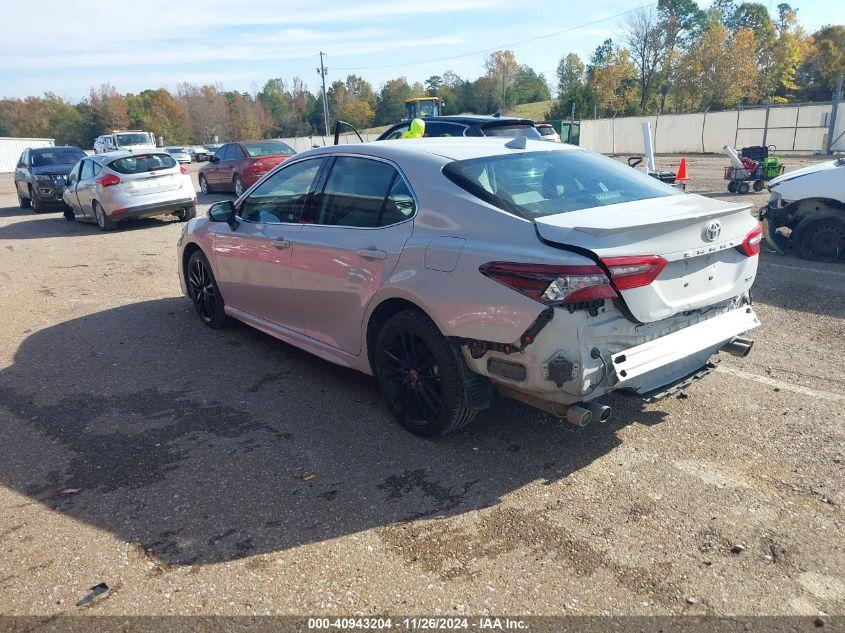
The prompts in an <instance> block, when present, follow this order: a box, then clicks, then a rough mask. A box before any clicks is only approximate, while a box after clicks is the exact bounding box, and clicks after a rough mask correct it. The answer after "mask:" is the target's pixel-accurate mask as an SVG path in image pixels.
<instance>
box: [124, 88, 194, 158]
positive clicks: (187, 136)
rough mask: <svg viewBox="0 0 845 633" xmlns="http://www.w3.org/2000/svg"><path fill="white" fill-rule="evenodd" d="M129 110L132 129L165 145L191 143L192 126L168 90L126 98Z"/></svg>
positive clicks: (151, 91) (148, 91)
mask: <svg viewBox="0 0 845 633" xmlns="http://www.w3.org/2000/svg"><path fill="white" fill-rule="evenodd" d="M126 109H127V114H128V115H129V123H130V125H131V126H132V127H134V128H137V129H140V130H146V131H148V132H152V133H153V135H154V136H156V137H161V138H163V139H164V142H165V144H172V143H189V142H190V141H191V140H192V138H191V137H192V134H191V125H190V123H189V121H188V115H187V113H186V111H185V109H184V108H183V107H182V104H181V103H180V102H179V101H177V100H176V99H175V98H174V97H173V95H171V94H170V93H169V92H168V91H167V90H165V89H164V88H159V89H158V90H144V91H143V92H141V93H140V94H138V95H127V96H126Z"/></svg>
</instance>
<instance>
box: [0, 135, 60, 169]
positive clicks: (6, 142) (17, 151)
mask: <svg viewBox="0 0 845 633" xmlns="http://www.w3.org/2000/svg"><path fill="white" fill-rule="evenodd" d="M53 145H55V140H54V139H52V138H10V137H0V173H5V172H10V171H15V165H17V164H18V159H19V158H20V157H21V154H23V151H24V150H25V149H27V148H28V147H53Z"/></svg>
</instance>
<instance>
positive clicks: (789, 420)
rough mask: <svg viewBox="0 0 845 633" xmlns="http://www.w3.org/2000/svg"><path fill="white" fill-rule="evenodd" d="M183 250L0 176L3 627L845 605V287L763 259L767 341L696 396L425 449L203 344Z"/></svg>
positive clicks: (242, 354)
mask: <svg viewBox="0 0 845 633" xmlns="http://www.w3.org/2000/svg"><path fill="white" fill-rule="evenodd" d="M677 161H678V158H677V157H676V158H669V157H664V158H659V159H658V164H659V165H658V166H659V167H661V168H673V169H674V168H676V167H677ZM725 162H726V161H725V159H724V158H721V157H691V158H690V159H689V160H688V165H689V169H690V171H691V173H692V177H693V181H692V182H691V186H690V190H696V191H708V192H717V191H723V190H724V182H723V181H722V180H721V169H722V166H723V165H724V164H725ZM809 162H812V161H811V159H797V158H789V159H787V163H788V167H789V168H795V167H798V166H801V165H803V164H808V163H809ZM192 169H193V170H194V171H196V166H194V167H193V168H192ZM720 195H723V194H720ZM724 195H725V196H728V195H729V194H727V193H725V194H724ZM222 198H223V197H222V196H219V197H201V203H202V204H201V207H202V209H203V210H204V209H205V208H206V206H207V204H208V203H209V202H210V201H213V200H214V199H222ZM743 200H745V201H749V202H752V203H753V204H754V205H755V207H759V206H761V205H762V204H763V203H764V202H765V195H756V196H751V195H748V196H745V197H744V198H743ZM180 230H181V226H180V224H179V223H177V222H172V221H168V220H159V219H152V220H146V221H138V222H134V223H132V224H131V225H129V226H126V227H124V228H123V229H122V230H119V231H117V232H114V233H100V232H99V231H98V230H97V229H96V228H95V227H94V226H90V225H80V224H75V223H70V222H66V221H65V220H63V219H62V217H61V214H55V213H50V214H43V215H35V214H33V213H32V212H31V211H29V210H22V209H18V208H17V205H16V200H15V198H14V195H13V193H12V187H11V185H10V178H9V176H8V175H4V176H3V177H2V183H0V316H1V317H2V321H3V326H4V327H3V330H4V336H3V337H2V340H0V613H3V614H38V615H51V614H73V613H88V614H168V613H180V614H255V613H259V614H313V613H319V614H356V613H357V614H376V613H391V614H410V613H429V614H434V613H444V614H459V613H467V614H478V613H496V614H528V613H533V614H563V613H565V614H606V613H612V614H705V613H707V614H812V615H815V614H817V613H818V612H819V611H824V612H826V613H830V614H842V613H843V612H844V611H845V551H843V548H845V486H843V483H845V477H843V461H844V460H845V442H843V440H845V428H843V408H845V371H843V363H842V358H843V357H845V336H843V332H845V328H843V325H845V308H844V307H843V306H845V267H843V266H841V265H839V266H837V265H823V264H817V263H810V262H804V261H801V260H797V259H794V258H792V257H784V256H779V255H775V254H773V253H768V252H766V253H763V255H762V258H761V267H760V273H759V277H758V280H757V283H756V285H755V289H754V290H755V301H756V305H757V309H758V313H759V315H760V317H761V319H762V321H763V326H762V327H761V328H759V329H758V330H757V331H755V332H754V334H753V336H754V338H755V339H756V341H757V343H756V345H755V347H754V351H753V352H752V354H751V356H750V357H748V358H747V359H744V360H741V359H737V358H733V357H727V358H725V359H724V360H723V362H722V364H721V366H720V369H719V370H718V371H717V372H715V373H714V374H713V375H711V376H709V377H708V378H707V379H706V380H704V381H702V382H701V383H699V384H698V385H696V386H695V387H693V388H691V389H689V391H687V392H686V393H684V394H681V395H679V396H678V397H675V398H672V399H668V400H664V401H661V402H658V403H655V404H650V405H642V404H638V403H637V402H636V401H634V400H632V399H629V398H626V397H612V398H609V404H611V405H612V406H613V407H614V409H615V413H614V416H613V418H612V420H611V422H610V423H608V424H606V425H603V426H596V425H592V426H588V427H586V428H583V429H578V428H574V427H571V426H569V425H567V424H566V423H565V422H560V421H558V420H555V419H553V418H551V417H549V416H547V415H545V414H543V413H540V412H538V411H535V410H532V409H530V408H528V407H525V406H523V405H520V404H518V403H515V402H512V401H505V400H503V401H500V402H498V404H497V406H496V407H495V408H494V409H493V410H491V411H489V412H487V413H486V414H485V415H483V416H482V417H481V418H480V419H479V420H478V421H477V422H476V423H475V424H474V425H472V426H471V427H470V428H469V429H467V430H466V431H465V432H463V433H461V434H459V435H456V436H453V437H450V438H448V439H445V440H440V441H426V440H422V439H419V438H416V437H414V436H412V435H410V434H408V433H406V432H404V431H403V430H401V428H400V427H399V426H398V425H397V424H396V423H394V422H393V421H392V419H391V418H390V415H389V413H388V411H387V409H386V407H385V405H383V404H382V402H381V401H380V399H379V396H378V393H377V391H376V389H375V386H374V383H373V381H372V380H371V379H370V378H368V377H366V376H363V375H360V374H357V373H354V372H352V371H349V370H345V369H342V368H339V367H335V366H333V365H330V364H328V363H326V362H323V361H321V360H318V359H316V358H314V357H311V356H309V355H308V354H306V353H304V352H301V351H299V350H297V349H295V348H293V347H290V346H287V345H285V344H282V343H279V342H277V341H275V340H273V339H271V338H269V337H267V336H265V335H262V334H260V333H258V332H257V331H254V330H252V329H250V328H248V327H246V326H236V327H234V328H232V329H228V330H223V331H212V330H210V329H208V328H206V327H203V326H202V325H201V323H200V322H199V321H198V319H197V318H196V317H195V316H194V314H193V310H192V308H191V306H190V304H189V302H188V300H187V299H185V298H184V297H182V296H181V294H180V290H179V285H178V281H177V276H176V260H175V243H176V240H177V237H178V235H179V233H180ZM66 487H68V488H78V489H80V490H79V492H78V493H75V494H72V495H69V496H61V495H60V494H58V491H59V490H60V489H63V488H66ZM100 582H105V583H107V584H108V586H109V588H110V590H109V592H108V593H107V594H106V595H105V596H101V597H100V598H98V599H97V600H96V601H94V602H93V603H92V604H90V605H88V606H85V607H76V606H74V605H75V603H76V602H77V601H79V600H80V599H81V598H82V597H83V596H85V595H86V593H87V592H88V590H89V588H90V587H92V586H94V585H96V584H97V583H100Z"/></svg>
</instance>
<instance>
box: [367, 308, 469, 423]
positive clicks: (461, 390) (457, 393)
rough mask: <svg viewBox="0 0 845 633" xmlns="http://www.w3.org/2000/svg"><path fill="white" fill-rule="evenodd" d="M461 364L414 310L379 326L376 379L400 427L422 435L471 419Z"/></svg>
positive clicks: (375, 357)
mask: <svg viewBox="0 0 845 633" xmlns="http://www.w3.org/2000/svg"><path fill="white" fill-rule="evenodd" d="M463 362H464V361H463V358H461V357H460V356H459V354H458V353H457V352H456V351H455V350H453V349H452V347H451V345H450V343H449V341H448V339H447V338H446V337H445V336H443V334H441V332H440V330H439V329H437V326H436V325H435V324H434V322H433V321H432V320H431V319H429V318H428V317H427V316H426V315H425V314H422V313H421V312H417V311H414V310H408V311H405V312H400V313H398V314H396V315H394V316H393V317H391V318H390V319H389V320H388V321H387V323H385V324H384V326H383V327H382V329H381V331H380V332H379V334H378V338H377V340H376V345H375V350H374V354H373V370H374V373H375V376H376V380H377V381H378V384H379V387H380V388H381V390H382V392H383V393H384V395H385V397H386V398H387V403H388V406H389V408H390V410H391V412H392V413H393V415H394V416H395V417H396V418H397V419H398V420H399V422H400V423H401V424H402V426H404V427H405V428H406V429H408V430H409V431H411V432H412V433H414V434H416V435H420V436H423V437H432V436H435V435H445V434H447V433H451V432H453V431H456V430H458V429H460V428H462V427H464V426H466V425H467V424H469V423H470V422H471V421H472V419H473V418H474V417H475V414H476V410H475V409H473V408H471V407H470V406H469V397H468V396H467V393H466V385H465V380H464V374H463V371H462V367H461V365H460V364H461V363H463ZM466 371H468V369H467V370H466Z"/></svg>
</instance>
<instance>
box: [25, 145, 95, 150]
mask: <svg viewBox="0 0 845 633" xmlns="http://www.w3.org/2000/svg"><path fill="white" fill-rule="evenodd" d="M54 149H78V150H79V151H80V152H81V151H83V150H82V149H80V148H79V147H77V146H76V145H53V146H52V147H31V148H30V149H29V151H30V152H50V151H52V150H54Z"/></svg>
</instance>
